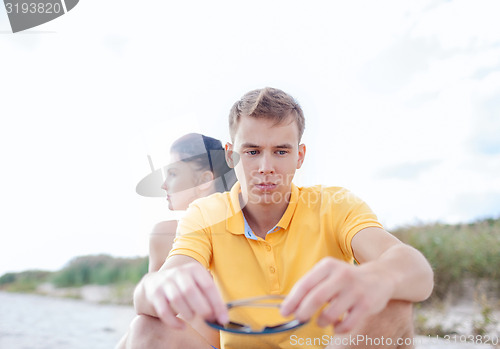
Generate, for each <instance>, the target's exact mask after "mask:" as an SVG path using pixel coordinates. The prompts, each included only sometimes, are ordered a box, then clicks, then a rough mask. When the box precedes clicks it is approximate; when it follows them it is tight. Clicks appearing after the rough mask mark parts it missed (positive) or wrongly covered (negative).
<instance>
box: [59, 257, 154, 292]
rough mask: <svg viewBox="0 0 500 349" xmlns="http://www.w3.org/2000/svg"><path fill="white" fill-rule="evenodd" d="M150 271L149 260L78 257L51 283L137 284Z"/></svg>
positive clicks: (64, 285) (78, 284)
mask: <svg viewBox="0 0 500 349" xmlns="http://www.w3.org/2000/svg"><path fill="white" fill-rule="evenodd" d="M147 271H148V258H147V257H140V258H113V257H111V256H108V255H92V256H82V257H76V258H74V259H73V260H71V261H70V262H69V263H68V265H67V266H66V267H64V268H63V269H62V270H60V271H58V272H56V273H55V274H54V275H53V277H52V279H51V281H52V282H53V283H54V285H55V286H57V287H78V286H83V285H87V284H95V285H110V284H116V283H121V282H130V283H134V284H135V283H137V282H139V280H140V279H141V278H142V276H143V275H144V274H146V273H147Z"/></svg>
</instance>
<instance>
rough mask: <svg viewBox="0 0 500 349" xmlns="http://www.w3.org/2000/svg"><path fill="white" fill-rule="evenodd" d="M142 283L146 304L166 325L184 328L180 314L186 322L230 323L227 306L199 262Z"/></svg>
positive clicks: (180, 266)
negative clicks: (195, 318)
mask: <svg viewBox="0 0 500 349" xmlns="http://www.w3.org/2000/svg"><path fill="white" fill-rule="evenodd" d="M141 283H142V292H141V293H142V294H143V296H144V298H145V301H146V302H147V303H149V304H151V305H152V306H153V308H154V311H155V312H156V316H157V317H158V318H160V319H161V320H162V321H163V322H164V323H165V324H166V325H167V326H171V327H173V328H176V329H183V328H184V322H183V321H182V320H181V319H179V318H178V317H177V315H180V316H181V317H182V318H183V319H185V320H187V321H190V320H191V319H193V318H194V317H195V316H196V315H200V316H201V317H202V318H203V319H206V320H211V321H213V320H217V321H218V322H220V323H221V324H225V323H227V322H228V321H229V320H228V319H229V318H228V314H227V307H226V305H225V304H224V302H223V300H222V298H221V296H220V294H219V292H218V290H217V288H216V286H215V283H214V281H213V279H212V277H211V276H210V274H209V273H208V271H207V270H205V268H203V266H202V265H201V264H199V263H198V262H196V261H193V262H190V263H186V264H182V265H179V266H175V267H172V268H167V269H164V270H160V271H158V272H155V273H150V274H148V275H146V276H145V277H144V279H143V280H142V282H141ZM136 309H137V306H136ZM151 315H154V314H151Z"/></svg>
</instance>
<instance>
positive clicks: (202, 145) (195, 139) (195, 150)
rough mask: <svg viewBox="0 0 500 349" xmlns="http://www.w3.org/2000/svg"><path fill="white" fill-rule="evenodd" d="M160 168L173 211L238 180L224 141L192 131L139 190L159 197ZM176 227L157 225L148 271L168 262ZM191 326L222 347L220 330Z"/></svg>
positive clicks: (199, 321) (200, 322)
mask: <svg viewBox="0 0 500 349" xmlns="http://www.w3.org/2000/svg"><path fill="white" fill-rule="evenodd" d="M161 170H163V174H164V177H165V178H166V179H165V181H164V182H163V185H161V189H163V190H164V191H165V192H166V193H167V201H168V208H169V209H170V210H173V211H178V210H186V209H187V208H188V206H189V204H191V202H193V201H194V200H196V199H199V198H202V197H205V196H208V195H211V194H213V193H216V192H224V191H228V190H230V189H231V187H232V186H233V184H234V183H235V182H236V175H235V174H234V170H233V169H231V168H229V167H228V165H227V163H226V160H225V154H224V148H223V147H222V144H221V142H220V141H219V140H217V139H215V138H211V137H207V136H204V135H201V134H197V133H189V134H187V135H185V136H182V137H181V138H179V139H178V140H176V141H175V142H174V143H173V144H172V146H171V148H170V164H169V165H167V166H166V167H165V168H163V169H159V170H157V171H153V172H152V173H151V174H150V175H149V176H147V177H146V178H144V179H143V180H142V181H141V182H140V183H139V184H138V185H137V188H136V191H137V193H138V194H140V195H143V196H160V195H161V194H159V193H158V191H157V190H156V188H157V187H158V186H159V185H158V179H159V178H160V177H161ZM155 183H156V184H155ZM155 187H156V188H155ZM176 229H177V221H175V220H170V221H165V222H161V223H158V224H157V225H156V226H155V227H154V229H153V232H152V233H151V236H150V239H149V272H153V271H157V270H159V269H160V268H161V266H162V265H163V263H164V262H165V259H166V258H167V256H168V253H169V252H170V249H171V248H172V243H173V240H174V238H175V231H176ZM190 325H191V326H192V327H193V328H195V329H196V330H197V331H199V332H200V333H201V334H202V335H203V336H204V337H205V338H207V340H208V341H209V342H210V343H211V344H212V345H213V346H216V347H218V346H219V333H218V331H216V330H213V329H212V328H210V327H208V326H207V325H206V324H205V323H204V321H203V320H202V319H195V320H194V321H191V322H190ZM132 326H133V323H132ZM145 330H147V329H145ZM126 342H127V335H125V336H124V337H123V338H122V339H121V340H120V343H118V345H117V347H116V348H117V349H120V348H126Z"/></svg>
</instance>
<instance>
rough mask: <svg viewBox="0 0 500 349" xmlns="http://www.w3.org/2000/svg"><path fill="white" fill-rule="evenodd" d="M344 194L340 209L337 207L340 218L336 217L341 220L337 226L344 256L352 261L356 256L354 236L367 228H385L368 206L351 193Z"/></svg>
mask: <svg viewBox="0 0 500 349" xmlns="http://www.w3.org/2000/svg"><path fill="white" fill-rule="evenodd" d="M343 194H344V195H343V200H342V201H341V202H340V203H339V205H340V207H337V209H338V211H337V212H338V213H340V217H336V218H337V219H340V221H339V222H338V225H337V226H338V230H337V232H338V234H339V236H338V241H339V244H340V248H341V249H342V252H343V254H344V256H346V257H347V258H348V259H352V258H353V257H354V256H353V251H352V246H351V242H352V238H353V237H354V235H356V234H357V233H358V232H360V231H361V230H363V229H365V228H369V227H377V228H383V226H382V224H380V222H379V221H378V219H377V216H376V215H375V213H373V211H372V209H371V208H370V207H369V206H368V204H366V203H365V202H364V201H363V200H361V199H360V198H358V197H357V196H356V195H354V194H353V193H351V192H349V191H345V192H344V193H343ZM334 216H335V215H334Z"/></svg>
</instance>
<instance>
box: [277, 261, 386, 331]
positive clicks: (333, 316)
mask: <svg viewBox="0 0 500 349" xmlns="http://www.w3.org/2000/svg"><path fill="white" fill-rule="evenodd" d="M366 267H368V268H365V266H364V265H362V266H354V265H351V264H348V263H345V262H343V261H339V260H337V259H334V258H331V257H328V258H324V259H322V260H321V261H320V262H319V263H317V264H316V265H315V266H314V267H313V268H312V269H311V270H310V271H309V272H308V273H307V274H306V275H305V276H304V277H302V278H301V279H300V280H299V281H298V282H297V283H296V284H295V285H294V287H293V288H292V290H291V292H290V294H289V295H288V296H287V297H286V299H285V301H284V302H283V304H282V307H281V313H282V315H283V316H288V315H290V314H292V313H295V317H296V318H297V319H298V320H300V321H306V320H309V319H310V318H311V317H312V316H313V315H314V314H315V313H316V312H317V311H318V310H319V309H321V308H322V307H323V306H325V305H326V307H324V309H323V311H322V312H321V314H320V316H319V317H318V325H319V326H326V325H329V324H333V325H334V326H335V332H337V333H345V332H349V331H351V330H352V329H353V328H354V326H355V325H356V324H358V323H360V322H362V321H363V320H364V319H366V318H367V317H368V316H369V315H373V314H376V313H378V312H380V311H381V310H382V309H384V307H385V306H386V305H387V303H388V302H389V300H390V299H391V296H392V294H393V289H394V282H393V281H392V279H391V277H390V275H389V274H388V273H385V272H384V271H381V272H377V271H374V270H373V268H369V263H368V264H367V265H366ZM367 269H368V270H367Z"/></svg>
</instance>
